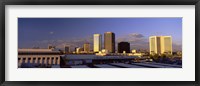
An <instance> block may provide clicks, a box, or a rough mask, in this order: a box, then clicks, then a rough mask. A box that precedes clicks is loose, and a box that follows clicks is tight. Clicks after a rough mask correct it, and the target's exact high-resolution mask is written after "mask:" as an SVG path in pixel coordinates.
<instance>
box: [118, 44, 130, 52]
mask: <svg viewBox="0 0 200 86" xmlns="http://www.w3.org/2000/svg"><path fill="white" fill-rule="evenodd" d="M123 52H126V53H130V43H128V42H120V43H118V53H123Z"/></svg>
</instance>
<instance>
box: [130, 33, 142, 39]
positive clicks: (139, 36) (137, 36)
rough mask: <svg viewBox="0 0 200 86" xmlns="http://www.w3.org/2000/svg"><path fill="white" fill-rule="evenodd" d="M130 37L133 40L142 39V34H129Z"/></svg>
mask: <svg viewBox="0 0 200 86" xmlns="http://www.w3.org/2000/svg"><path fill="white" fill-rule="evenodd" d="M129 36H130V37H134V38H142V37H144V36H143V35H142V34H139V33H132V34H129Z"/></svg>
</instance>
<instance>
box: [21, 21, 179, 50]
mask: <svg viewBox="0 0 200 86" xmlns="http://www.w3.org/2000/svg"><path fill="white" fill-rule="evenodd" d="M108 31H112V32H114V33H115V35H116V43H118V42H120V41H128V42H130V43H131V48H132V49H148V48H149V47H148V38H149V36H152V35H157V36H161V35H170V36H172V39H173V49H174V50H181V49H182V47H181V46H182V18H18V45H19V48H32V47H40V48H47V46H48V44H53V45H56V47H57V48H61V49H62V47H64V45H65V44H67V45H71V46H72V47H71V48H74V47H82V44H83V43H84V42H90V43H91V44H92V40H93V39H92V37H93V34H94V33H99V34H102V35H103V34H104V33H105V32H108ZM91 49H92V48H91Z"/></svg>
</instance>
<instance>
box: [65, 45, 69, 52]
mask: <svg viewBox="0 0 200 86" xmlns="http://www.w3.org/2000/svg"><path fill="white" fill-rule="evenodd" d="M64 48H65V53H70V47H69V46H67V45H65V47H64Z"/></svg>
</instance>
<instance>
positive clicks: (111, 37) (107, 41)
mask: <svg viewBox="0 0 200 86" xmlns="http://www.w3.org/2000/svg"><path fill="white" fill-rule="evenodd" d="M104 49H106V50H108V52H109V53H115V34H114V33H113V32H106V33H104Z"/></svg>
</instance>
